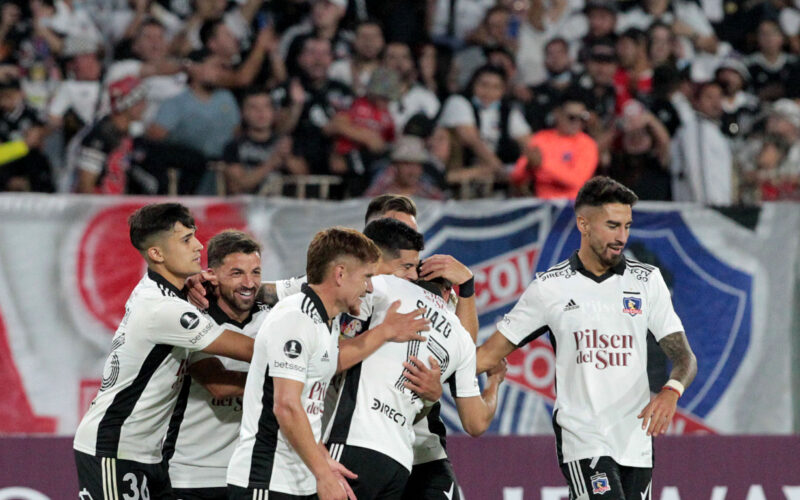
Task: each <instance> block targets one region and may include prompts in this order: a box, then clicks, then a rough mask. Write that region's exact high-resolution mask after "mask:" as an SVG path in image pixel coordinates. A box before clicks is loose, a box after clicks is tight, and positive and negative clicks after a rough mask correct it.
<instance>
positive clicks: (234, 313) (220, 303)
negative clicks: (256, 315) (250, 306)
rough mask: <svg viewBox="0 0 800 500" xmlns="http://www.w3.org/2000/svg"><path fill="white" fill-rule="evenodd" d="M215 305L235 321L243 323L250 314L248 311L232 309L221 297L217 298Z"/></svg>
mask: <svg viewBox="0 0 800 500" xmlns="http://www.w3.org/2000/svg"><path fill="white" fill-rule="evenodd" d="M217 307H219V308H220V310H221V311H222V312H224V313H225V316H227V317H228V318H230V319H232V320H234V321H236V322H237V323H244V320H246V319H247V317H248V316H249V315H250V311H244V312H239V311H238V310H236V309H234V308H233V307H231V305H230V304H228V302H227V301H226V300H225V299H224V298H222V297H219V298H218V299H217Z"/></svg>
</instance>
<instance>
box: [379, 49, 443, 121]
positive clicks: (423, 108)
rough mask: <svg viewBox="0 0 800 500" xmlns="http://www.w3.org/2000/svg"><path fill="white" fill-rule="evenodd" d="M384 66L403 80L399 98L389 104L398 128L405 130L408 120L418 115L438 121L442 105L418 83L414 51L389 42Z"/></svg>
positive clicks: (385, 52) (384, 52) (434, 95)
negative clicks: (436, 118) (437, 116)
mask: <svg viewBox="0 0 800 500" xmlns="http://www.w3.org/2000/svg"><path fill="white" fill-rule="evenodd" d="M382 64H383V66H384V67H386V68H388V69H390V70H393V71H394V72H395V73H397V76H398V77H399V78H400V97H399V98H398V99H397V100H394V101H392V102H390V103H389V112H390V113H392V119H393V120H394V125H395V127H397V129H398V130H401V129H403V127H405V126H406V123H407V122H408V121H409V119H411V118H412V117H414V116H417V115H419V114H422V115H424V116H425V117H427V118H429V119H431V120H432V119H433V118H435V117H436V115H437V113H439V108H440V107H441V103H440V102H439V98H438V97H436V94H434V93H433V92H431V91H430V90H428V89H426V88H425V87H424V86H423V85H421V84H420V83H419V82H418V79H417V78H418V71H417V68H416V65H415V64H414V56H413V54H412V53H411V47H410V46H409V45H408V44H406V43H403V42H389V43H388V44H387V45H386V49H385V50H384V51H383V61H382Z"/></svg>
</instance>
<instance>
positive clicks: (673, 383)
mask: <svg viewBox="0 0 800 500" xmlns="http://www.w3.org/2000/svg"><path fill="white" fill-rule="evenodd" d="M661 389H662V390H663V389H668V390H670V391H675V392H677V393H678V397H681V396H683V391H684V390H685V387H683V384H681V383H680V382H678V381H677V380H675V379H674V378H671V379H669V380H667V383H666V384H664V387H662V388H661Z"/></svg>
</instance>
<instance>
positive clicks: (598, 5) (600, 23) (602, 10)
mask: <svg viewBox="0 0 800 500" xmlns="http://www.w3.org/2000/svg"><path fill="white" fill-rule="evenodd" d="M618 12H619V10H618V8H617V2H616V0H589V1H588V2H586V6H585V7H584V8H583V14H584V16H586V34H585V35H584V36H583V38H581V39H580V50H579V51H578V61H579V62H581V63H584V64H585V63H586V62H587V61H588V60H589V59H590V58H591V52H592V49H593V48H594V46H595V45H596V44H606V45H607V44H611V45H613V44H614V43H616V41H617V35H616V33H615V31H614V30H615V28H616V26H617V13H618Z"/></svg>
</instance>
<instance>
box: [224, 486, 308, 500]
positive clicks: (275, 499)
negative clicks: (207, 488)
mask: <svg viewBox="0 0 800 500" xmlns="http://www.w3.org/2000/svg"><path fill="white" fill-rule="evenodd" d="M228 500H318V497H317V495H316V493H315V494H313V495H290V494H288V493H279V492H277V491H269V490H265V489H261V488H242V487H241V486H234V485H232V484H229V485H228Z"/></svg>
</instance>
